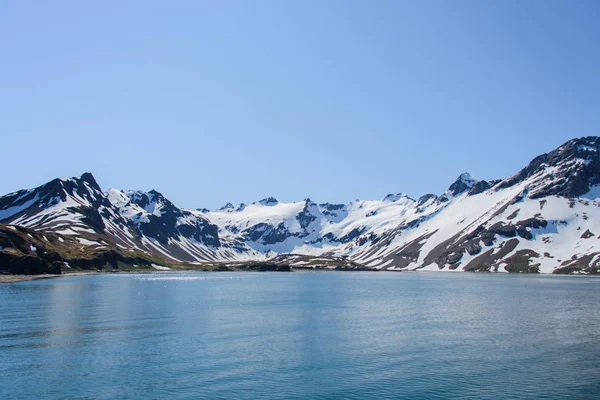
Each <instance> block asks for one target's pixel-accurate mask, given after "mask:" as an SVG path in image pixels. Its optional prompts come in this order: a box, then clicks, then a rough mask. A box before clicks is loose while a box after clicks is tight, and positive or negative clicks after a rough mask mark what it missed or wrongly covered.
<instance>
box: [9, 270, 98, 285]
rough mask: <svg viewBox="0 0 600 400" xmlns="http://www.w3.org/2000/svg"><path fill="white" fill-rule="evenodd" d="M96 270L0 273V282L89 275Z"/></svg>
mask: <svg viewBox="0 0 600 400" xmlns="http://www.w3.org/2000/svg"><path fill="white" fill-rule="evenodd" d="M97 273H98V272H96V271H90V272H71V273H68V272H67V273H63V274H40V275H13V274H5V275H2V274H0V284H3V283H17V282H27V281H37V280H40V279H55V278H62V277H65V276H78V275H91V274H97Z"/></svg>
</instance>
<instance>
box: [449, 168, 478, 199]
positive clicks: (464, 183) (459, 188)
mask: <svg viewBox="0 0 600 400" xmlns="http://www.w3.org/2000/svg"><path fill="white" fill-rule="evenodd" d="M477 182H479V180H478V179H476V178H473V176H472V175H471V174H470V173H468V172H463V173H462V174H460V175H459V176H458V178H456V181H454V183H453V184H452V185H450V187H449V188H448V191H449V192H450V193H451V194H452V196H456V195H459V194H461V193H464V192H466V191H467V190H469V189H471V187H472V186H473V185H474V184H476V183H477Z"/></svg>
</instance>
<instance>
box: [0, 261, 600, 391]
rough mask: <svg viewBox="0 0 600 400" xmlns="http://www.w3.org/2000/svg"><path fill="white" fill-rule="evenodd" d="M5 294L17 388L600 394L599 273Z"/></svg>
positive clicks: (56, 284)
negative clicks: (583, 275) (595, 274)
mask: <svg viewBox="0 0 600 400" xmlns="http://www.w3.org/2000/svg"><path fill="white" fill-rule="evenodd" d="M0 304H1V307H2V314H1V319H0V398H2V399H13V398H27V399H39V398H48V399H62V398H85V399H114V398H124V399H152V398H155V399H166V398H169V399H194V398H215V399H217V398H222V399H230V398H238V399H240V398H244V399H246V398H260V399H294V398H311V399H366V398H374V399H381V398H406V399H482V398H488V399H513V398H531V399H566V398H572V399H592V398H599V397H600V312H599V307H600V279H597V278H593V277H558V276H535V275H499V274H468V273H464V274H451V273H386V272H381V273H371V272H356V273H352V272H339V273H338V272H320V273H185V274H184V273H177V274H174V273H154V274H138V275H94V276H78V277H66V278H60V279H52V280H42V281H32V282H21V283H17V284H4V285H0Z"/></svg>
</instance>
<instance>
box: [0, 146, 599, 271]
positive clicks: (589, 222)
mask: <svg viewBox="0 0 600 400" xmlns="http://www.w3.org/2000/svg"><path fill="white" fill-rule="evenodd" d="M599 202H600V139H599V138H598V137H583V138H577V139H572V140H570V141H568V142H566V143H564V144H563V145H562V146H559V147H558V148H557V149H555V150H553V151H551V152H549V153H546V154H542V155H540V156H538V157H535V158H534V159H533V160H532V161H531V162H530V163H529V164H528V165H527V166H525V167H524V168H522V169H521V170H519V171H518V172H517V173H516V174H514V175H511V176H509V177H507V178H505V179H499V180H492V181H485V180H478V179H476V178H474V177H473V176H472V175H470V174H469V173H466V172H465V173H462V174H460V175H459V176H458V177H457V179H456V180H455V181H454V182H453V183H452V184H451V185H449V187H448V189H447V190H446V191H445V192H444V193H441V194H439V195H436V194H425V195H422V196H421V197H419V198H418V199H416V200H415V199H413V198H411V197H409V196H408V195H406V194H404V193H395V194H394V193H391V194H389V195H387V196H385V197H384V198H383V199H382V200H356V201H352V202H350V203H348V204H330V203H319V204H318V203H315V202H313V201H312V200H311V199H309V198H306V199H304V200H302V201H298V202H291V203H285V202H279V201H278V200H277V199H275V198H273V197H267V198H265V199H262V200H260V201H257V202H254V203H251V204H243V203H242V204H239V205H233V204H231V203H227V204H226V205H225V206H223V207H221V208H219V209H217V210H207V209H198V210H190V209H186V208H179V207H177V206H176V205H175V204H173V203H172V202H171V201H170V200H169V199H168V198H167V197H165V196H164V195H163V194H161V193H160V192H158V191H156V190H151V191H148V192H144V191H139V190H118V189H109V190H108V191H106V192H103V191H102V189H101V188H100V186H99V185H98V183H97V182H96V180H95V178H94V177H93V175H92V174H91V173H87V172H86V173H84V174H82V175H81V176H80V177H76V178H69V179H64V178H62V179H54V180H52V181H50V182H48V183H46V184H44V185H41V186H39V187H37V188H34V189H24V190H20V191H17V192H14V193H10V194H7V195H5V196H2V197H0V223H3V224H11V225H18V226H23V227H26V228H31V229H35V230H38V231H41V232H54V233H57V234H59V235H73V236H75V237H78V236H80V235H92V236H93V237H96V238H98V240H99V241H104V242H107V241H110V242H114V244H115V246H117V247H118V248H119V249H121V250H122V251H130V252H140V253H142V254H148V255H149V256H160V257H164V258H165V259H168V260H169V261H170V262H182V263H198V264H201V263H205V262H228V261H235V262H239V261H244V260H263V261H264V260H267V259H269V258H273V257H277V255H278V254H297V255H305V256H312V257H317V258H318V257H325V258H332V259H338V260H339V259H342V257H343V258H344V259H348V260H352V262H354V263H356V264H357V265H365V266H366V267H369V268H375V269H390V270H449V271H458V270H464V271H496V272H547V273H551V272H554V273H570V272H586V273H596V272H597V271H598V267H599V265H600V242H598V243H596V242H595V241H594V239H597V236H596V234H597V233H599V232H600V204H599Z"/></svg>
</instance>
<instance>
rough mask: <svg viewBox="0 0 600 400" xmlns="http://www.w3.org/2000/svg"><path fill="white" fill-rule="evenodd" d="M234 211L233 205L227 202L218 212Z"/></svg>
mask: <svg viewBox="0 0 600 400" xmlns="http://www.w3.org/2000/svg"><path fill="white" fill-rule="evenodd" d="M233 209H234V207H233V204H231V203H230V202H227V204H225V205H224V206H223V207H221V208H219V211H232V210H233Z"/></svg>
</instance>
